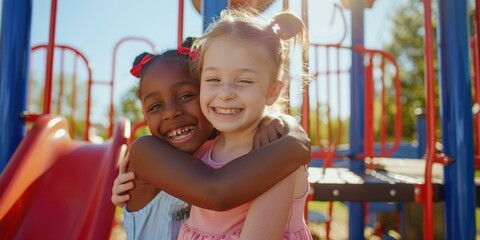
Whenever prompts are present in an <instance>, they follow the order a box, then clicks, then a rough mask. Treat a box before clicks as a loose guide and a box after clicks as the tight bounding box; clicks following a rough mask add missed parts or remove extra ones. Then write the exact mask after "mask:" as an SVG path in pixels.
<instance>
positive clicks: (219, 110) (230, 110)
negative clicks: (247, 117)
mask: <svg viewBox="0 0 480 240" xmlns="http://www.w3.org/2000/svg"><path fill="white" fill-rule="evenodd" d="M214 109H215V112H216V113H220V114H237V113H239V112H240V111H242V110H241V109H240V108H214Z"/></svg>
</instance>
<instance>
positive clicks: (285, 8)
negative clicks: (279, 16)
mask: <svg viewBox="0 0 480 240" xmlns="http://www.w3.org/2000/svg"><path fill="white" fill-rule="evenodd" d="M283 10H288V0H283Z"/></svg>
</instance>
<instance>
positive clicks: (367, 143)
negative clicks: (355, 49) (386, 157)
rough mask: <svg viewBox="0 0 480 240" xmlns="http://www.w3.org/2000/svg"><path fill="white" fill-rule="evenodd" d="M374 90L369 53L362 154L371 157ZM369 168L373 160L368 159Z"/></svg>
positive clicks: (372, 154)
mask: <svg viewBox="0 0 480 240" xmlns="http://www.w3.org/2000/svg"><path fill="white" fill-rule="evenodd" d="M374 95H375V91H374V89H373V54H371V55H369V60H368V64H367V65H366V66H365V95H364V101H365V106H364V110H365V113H364V115H365V120H364V129H365V137H364V139H363V141H364V142H363V145H364V154H365V156H366V157H373V156H374V155H375V149H374V144H375V136H374V131H375V130H374V127H373V126H374V122H373V104H374V97H375V96H374ZM369 168H370V169H373V161H370V164H369Z"/></svg>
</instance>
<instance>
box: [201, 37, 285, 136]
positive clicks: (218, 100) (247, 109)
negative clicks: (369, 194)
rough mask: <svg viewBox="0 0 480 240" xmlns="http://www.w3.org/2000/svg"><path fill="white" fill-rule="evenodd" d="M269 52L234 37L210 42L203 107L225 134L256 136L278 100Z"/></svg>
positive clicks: (205, 60)
mask: <svg viewBox="0 0 480 240" xmlns="http://www.w3.org/2000/svg"><path fill="white" fill-rule="evenodd" d="M268 56H269V55H268V51H267V49H266V48H265V47H263V46H261V45H255V44H252V43H251V42H250V41H247V40H243V39H240V38H238V37H234V36H217V37H214V38H212V39H209V42H208V43H207V44H206V50H205V52H204V56H203V65H202V74H201V93H200V104H201V107H202V110H203V113H204V114H205V116H206V117H207V119H208V120H210V122H211V123H212V124H213V125H214V127H215V128H216V129H218V130H219V131H220V132H222V133H233V132H248V133H252V134H253V133H254V132H255V130H256V128H257V126H258V123H259V121H260V119H261V118H262V116H263V112H264V110H265V107H266V106H269V105H272V104H273V103H274V102H275V100H276V99H277V98H278V94H279V92H278V90H279V89H280V88H278V87H277V86H276V84H274V80H273V79H272V78H273V76H272V74H271V66H270V64H269V61H268Z"/></svg>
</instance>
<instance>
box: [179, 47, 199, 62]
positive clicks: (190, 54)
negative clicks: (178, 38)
mask: <svg viewBox="0 0 480 240" xmlns="http://www.w3.org/2000/svg"><path fill="white" fill-rule="evenodd" d="M177 52H178V54H180V55H188V57H190V59H193V60H195V59H197V58H198V56H199V55H200V54H199V53H198V51H192V50H191V49H190V48H188V47H179V48H178V49H177Z"/></svg>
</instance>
